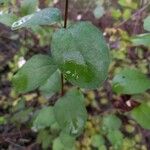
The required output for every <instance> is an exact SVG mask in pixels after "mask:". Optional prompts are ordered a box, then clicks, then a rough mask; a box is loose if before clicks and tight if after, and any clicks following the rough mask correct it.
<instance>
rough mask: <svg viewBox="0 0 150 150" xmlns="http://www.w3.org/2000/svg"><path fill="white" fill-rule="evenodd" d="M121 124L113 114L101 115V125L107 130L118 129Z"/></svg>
mask: <svg viewBox="0 0 150 150" xmlns="http://www.w3.org/2000/svg"><path fill="white" fill-rule="evenodd" d="M121 124H122V122H121V120H120V119H119V118H118V117H117V116H115V115H107V116H104V117H103V121H102V125H103V127H105V129H106V130H107V131H108V130H116V129H119V128H120V127H121Z"/></svg>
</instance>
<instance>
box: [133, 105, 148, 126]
mask: <svg viewBox="0 0 150 150" xmlns="http://www.w3.org/2000/svg"><path fill="white" fill-rule="evenodd" d="M131 116H132V118H133V119H135V120H136V121H137V122H138V123H139V124H140V125H141V126H142V127H143V128H145V129H150V104H149V103H148V104H147V103H143V104H141V105H140V106H138V107H136V108H134V109H133V110H132V111H131Z"/></svg>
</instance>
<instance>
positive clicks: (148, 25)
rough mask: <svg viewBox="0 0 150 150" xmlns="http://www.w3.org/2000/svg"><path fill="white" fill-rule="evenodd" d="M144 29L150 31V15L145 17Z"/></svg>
mask: <svg viewBox="0 0 150 150" xmlns="http://www.w3.org/2000/svg"><path fill="white" fill-rule="evenodd" d="M144 29H145V30H147V31H150V16H148V17H146V18H145V19H144Z"/></svg>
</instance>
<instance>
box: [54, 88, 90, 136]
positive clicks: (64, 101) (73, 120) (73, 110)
mask: <svg viewBox="0 0 150 150" xmlns="http://www.w3.org/2000/svg"><path fill="white" fill-rule="evenodd" d="M54 113H55V118H56V121H57V122H58V124H59V126H60V128H61V129H62V130H63V132H65V133H67V134H70V135H75V136H76V135H79V134H80V133H81V132H82V130H83V128H84V126H85V122H86V120H87V112H86V108H85V106H84V97H83V95H82V94H81V93H80V92H79V91H78V90H77V89H73V90H71V91H69V92H68V93H67V94H66V95H65V96H64V97H62V98H60V99H59V100H58V101H57V102H56V104H55V106H54Z"/></svg>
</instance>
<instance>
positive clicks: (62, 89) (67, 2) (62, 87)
mask: <svg viewBox="0 0 150 150" xmlns="http://www.w3.org/2000/svg"><path fill="white" fill-rule="evenodd" d="M68 5H69V0H66V4H65V17H64V28H67V20H68ZM63 95H64V77H63V74H61V96H63Z"/></svg>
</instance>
